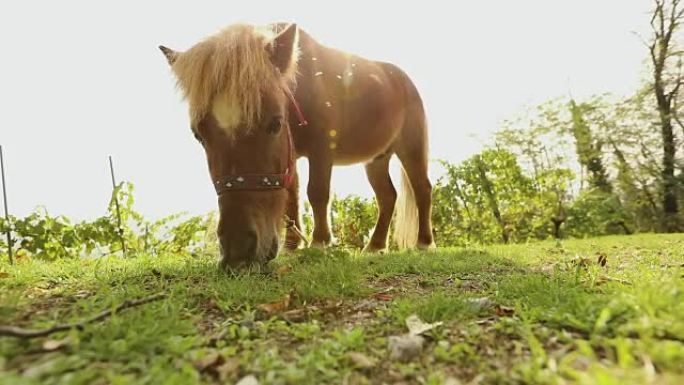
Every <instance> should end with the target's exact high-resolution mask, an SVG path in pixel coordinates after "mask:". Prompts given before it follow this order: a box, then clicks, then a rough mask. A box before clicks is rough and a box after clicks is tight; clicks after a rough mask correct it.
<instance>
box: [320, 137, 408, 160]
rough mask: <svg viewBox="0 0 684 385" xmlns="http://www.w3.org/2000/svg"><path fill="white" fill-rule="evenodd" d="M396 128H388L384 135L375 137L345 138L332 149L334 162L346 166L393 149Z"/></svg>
mask: <svg viewBox="0 0 684 385" xmlns="http://www.w3.org/2000/svg"><path fill="white" fill-rule="evenodd" d="M394 134H395V130H387V131H386V132H385V133H384V135H381V136H377V137H375V138H373V139H371V138H370V136H366V137H363V136H362V137H361V138H358V139H354V140H351V138H349V139H348V140H344V139H347V138H343V140H341V141H340V142H339V143H338V144H337V145H336V146H334V147H335V149H333V150H332V159H333V164H335V165H340V166H346V165H351V164H356V163H366V162H369V161H371V160H372V159H373V158H375V157H377V156H378V155H380V154H382V153H385V152H387V151H388V150H390V149H391V145H392V142H393V141H394V137H395V135H394Z"/></svg>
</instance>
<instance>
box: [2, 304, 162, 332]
mask: <svg viewBox="0 0 684 385" xmlns="http://www.w3.org/2000/svg"><path fill="white" fill-rule="evenodd" d="M165 297H166V294H165V293H158V294H155V295H151V296H149V297H144V298H140V299H136V300H126V301H124V302H123V303H122V304H121V305H119V306H117V307H116V308H114V309H109V310H105V311H103V312H102V313H100V314H97V315H95V316H93V317H91V318H88V319H85V320H82V321H78V322H73V323H70V324H64V325H57V326H53V327H51V328H48V329H43V330H30V329H22V328H20V327H16V326H9V325H0V337H2V336H5V337H17V338H37V337H45V336H47V335H50V334H54V333H58V332H62V331H65V330H70V329H79V330H81V329H83V327H84V326H85V325H87V324H90V323H93V322H97V321H102V320H104V319H105V318H107V317H110V316H111V315H112V314H114V313H118V312H120V311H121V310H124V309H128V308H132V307H136V306H140V305H144V304H146V303H150V302H154V301H158V300H160V299H162V298H165Z"/></svg>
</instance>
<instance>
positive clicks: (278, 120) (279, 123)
mask: <svg viewBox="0 0 684 385" xmlns="http://www.w3.org/2000/svg"><path fill="white" fill-rule="evenodd" d="M282 127H283V118H282V117H280V116H276V117H275V118H273V119H272V120H271V122H269V123H268V126H267V127H266V132H268V133H269V134H271V135H275V134H277V133H279V132H280V129H281V128H282Z"/></svg>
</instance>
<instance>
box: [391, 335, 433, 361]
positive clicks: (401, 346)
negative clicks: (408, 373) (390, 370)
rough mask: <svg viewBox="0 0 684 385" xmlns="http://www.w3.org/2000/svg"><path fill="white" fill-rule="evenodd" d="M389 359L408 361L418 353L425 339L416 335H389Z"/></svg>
mask: <svg viewBox="0 0 684 385" xmlns="http://www.w3.org/2000/svg"><path fill="white" fill-rule="evenodd" d="M388 342H389V350H390V359H392V360H395V361H401V362H409V361H411V360H413V359H415V358H416V357H418V356H419V355H420V352H421V351H422V350H423V344H424V343H425V339H423V337H421V336H417V335H405V336H391V337H389V340H388Z"/></svg>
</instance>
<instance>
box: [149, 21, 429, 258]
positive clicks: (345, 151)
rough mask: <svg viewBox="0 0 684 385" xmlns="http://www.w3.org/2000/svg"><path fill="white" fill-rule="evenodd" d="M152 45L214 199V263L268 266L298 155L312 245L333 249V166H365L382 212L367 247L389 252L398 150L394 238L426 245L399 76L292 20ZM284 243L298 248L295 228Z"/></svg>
mask: <svg viewBox="0 0 684 385" xmlns="http://www.w3.org/2000/svg"><path fill="white" fill-rule="evenodd" d="M160 49H161V50H162V52H163V53H164V55H165V56H166V58H167V60H168V62H169V63H170V64H171V68H172V70H173V72H174V74H175V75H176V78H177V80H178V86H179V88H180V89H181V90H182V91H183V93H184V96H185V98H186V99H187V100H188V103H189V107H190V122H191V129H192V132H193V133H194V135H195V137H196V138H197V140H198V141H199V142H200V143H201V144H202V146H203V147H204V150H205V152H206V155H207V161H208V164H209V172H210V175H211V178H212V180H213V182H214V187H215V188H216V191H217V193H218V205H219V211H220V220H219V225H218V238H219V242H220V246H221V254H222V260H221V264H220V265H221V267H223V268H228V267H231V268H232V267H239V266H243V265H248V264H252V263H265V262H266V261H268V260H270V259H272V258H274V257H275V256H276V255H277V253H278V249H279V244H280V240H279V230H280V228H281V225H282V221H283V217H284V216H285V215H287V216H288V217H290V218H292V219H293V220H294V221H295V225H296V226H297V227H299V226H300V222H299V207H298V203H299V197H298V194H299V191H298V190H299V185H298V178H297V174H296V169H295V163H294V161H295V160H296V159H297V158H299V157H301V156H304V157H306V158H307V159H308V161H309V184H308V186H307V193H308V198H309V201H310V203H311V206H312V208H313V213H314V231H313V241H312V246H315V247H322V246H326V245H328V244H329V243H330V242H331V233H330V227H329V224H328V203H329V200H330V175H331V170H332V167H333V165H345V164H353V163H361V162H363V163H365V167H366V174H367V176H368V181H369V182H370V184H371V186H372V187H373V190H374V191H375V195H376V200H377V203H378V207H379V215H378V219H377V223H376V225H375V229H374V231H373V235H372V237H371V239H370V241H369V243H368V245H366V248H365V250H366V251H382V250H384V249H386V247H387V241H388V240H387V238H388V229H389V225H390V221H391V219H392V215H393V212H394V207H395V203H396V201H397V192H396V190H395V188H394V186H393V184H392V180H391V179H390V174H389V161H390V158H391V156H392V155H393V154H396V155H397V156H398V158H399V160H400V161H401V164H402V166H403V167H402V169H403V174H402V176H403V177H402V185H403V189H402V195H401V196H400V197H399V206H400V207H399V208H398V212H397V218H396V222H395V239H396V242H397V244H398V245H399V246H400V247H402V248H407V247H416V246H417V247H418V248H421V249H425V248H431V247H434V242H433V236H432V228H431V222H430V216H431V195H432V186H431V184H430V181H429V179H428V173H427V167H428V137H427V124H426V118H425V111H424V109H423V103H422V101H421V98H420V96H419V94H418V91H417V90H416V88H415V86H414V85H413V83H412V82H411V80H410V79H409V77H408V76H407V75H406V74H405V73H404V72H403V71H402V70H401V69H399V68H398V67H396V66H394V65H392V64H389V63H382V62H375V61H370V60H366V59H363V58H361V57H358V56H354V55H351V54H348V53H345V52H342V51H339V50H337V49H333V48H330V47H326V46H324V45H322V44H320V43H318V42H317V41H316V40H314V39H313V38H312V37H311V36H310V35H309V34H307V33H306V32H304V31H302V30H298V29H297V27H296V25H295V24H289V25H288V24H273V25H268V26H264V27H257V26H252V25H244V24H237V25H233V26H230V27H228V28H226V29H224V30H222V31H220V32H218V33H217V34H215V35H213V36H210V37H209V38H207V39H205V40H204V41H202V42H200V43H198V44H196V45H195V46H193V47H192V48H190V49H189V50H187V51H185V52H176V51H173V50H171V49H169V48H166V47H163V46H160ZM285 245H286V247H287V248H289V249H294V248H297V247H299V246H300V239H299V237H297V235H296V232H295V231H294V230H293V229H288V231H287V236H286V241H285Z"/></svg>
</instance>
